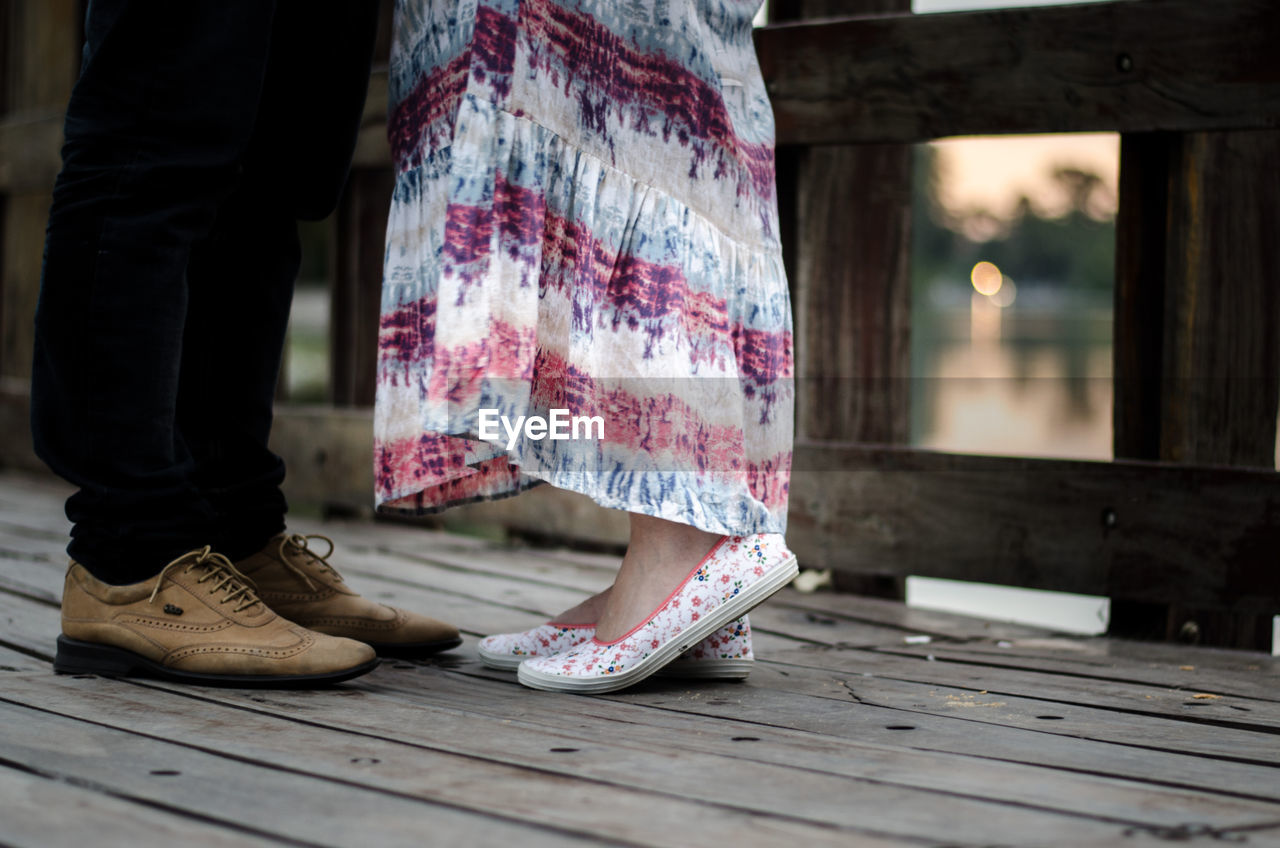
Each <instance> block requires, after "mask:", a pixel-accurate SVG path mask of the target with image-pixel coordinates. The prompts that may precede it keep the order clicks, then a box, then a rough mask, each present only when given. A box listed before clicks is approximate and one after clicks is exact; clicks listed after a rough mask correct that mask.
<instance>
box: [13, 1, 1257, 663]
mask: <svg viewBox="0 0 1280 848" xmlns="http://www.w3.org/2000/svg"><path fill="white" fill-rule="evenodd" d="M387 5H389V4H387ZM78 6H79V2H78V0H45V1H44V2H42V3H41V4H26V3H17V2H14V0H0V12H2V13H3V14H0V22H3V23H2V24H0V26H5V27H7V38H8V44H9V46H10V48H11V49H10V53H9V57H8V61H7V65H6V80H5V85H4V86H0V88H3V89H4V90H6V91H9V92H14V91H18V90H20V89H21V87H17V88H15V85H14V84H13V80H15V79H24V80H25V79H27V78H29V77H32V76H34V75H38V74H44V75H45V78H46V82H45V83H43V84H42V85H43V88H42V90H41V91H40V92H38V93H29V94H22V96H21V97H16V98H15V96H14V95H13V94H10V95H8V96H7V97H6V100H5V110H6V114H5V117H4V119H3V120H2V121H0V192H3V193H4V194H5V196H6V204H5V208H6V215H5V220H4V230H5V241H4V250H3V257H0V261H2V262H3V267H4V277H3V286H4V299H3V304H4V309H3V315H2V316H0V321H2V322H3V338H2V339H0V341H2V342H3V345H2V346H0V375H3V376H4V377H5V378H6V379H7V380H8V382H7V383H6V384H5V385H6V386H7V388H6V390H5V391H4V392H0V431H2V432H3V433H4V436H3V441H4V442H5V443H6V444H5V446H4V447H3V448H2V449H0V461H4V462H8V463H10V464H23V463H30V462H31V459H30V456H29V453H23V448H24V447H25V445H26V439H25V435H24V434H23V430H22V428H23V427H24V426H25V421H24V419H23V415H24V414H25V403H24V401H25V398H24V397H23V392H24V386H23V384H22V383H21V379H22V378H23V377H25V374H26V369H27V368H28V367H29V358H25V357H27V354H26V351H28V350H29V342H30V336H29V329H28V328H29V324H30V314H29V310H30V306H31V304H32V303H33V302H34V300H33V298H34V291H35V288H34V286H35V280H36V279H38V268H39V243H40V241H41V239H40V233H41V232H42V228H43V216H44V209H45V208H47V203H48V187H49V185H51V183H52V178H53V175H54V173H55V172H56V168H57V156H56V144H57V139H58V137H59V128H60V121H61V119H60V115H59V114H58V110H59V109H60V108H61V106H62V104H63V103H65V95H66V90H67V89H68V88H69V85H70V77H69V76H68V72H67V69H73V68H74V67H75V49H76V47H75V45H76V43H77V41H78V29H77V27H78V24H77V23H76V18H75V15H77V14H78ZM773 8H774V10H775V17H776V18H777V19H778V20H780V21H782V22H780V23H778V24H777V25H773V26H770V27H768V28H765V29H763V30H761V31H759V32H758V34H757V46H758V49H759V53H760V60H761V66H762V68H763V70H764V74H765V77H766V80H767V82H768V84H769V87H770V92H771V95H772V97H773V103H774V108H775V112H776V115H777V122H778V140H779V144H780V148H779V191H780V195H779V196H780V199H781V206H782V212H783V216H784V237H785V242H786V248H787V251H786V253H787V257H788V264H789V272H790V275H791V278H792V284H793V290H794V291H793V293H794V304H795V313H796V324H797V373H798V378H799V379H798V387H799V397H798V404H797V434H798V441H797V446H796V456H795V474H794V477H793V484H792V495H791V532H790V534H789V540H790V542H791V544H792V545H793V547H794V548H795V549H796V550H797V552H798V553H799V554H800V556H801V559H802V561H803V563H804V564H805V565H807V566H812V567H831V568H834V569H836V570H837V572H838V574H839V575H841V578H842V582H843V583H845V585H848V586H851V587H854V588H861V589H864V590H875V591H888V592H889V593H893V592H897V591H900V589H901V583H902V578H903V577H905V576H906V575H911V574H915V575H926V576H940V577H954V578H961V579H968V580H978V581H986V582H993V583H1004V584H1009V585H1016V586H1024V587H1031V588H1043V589H1056V590H1066V591H1074V592H1083V593H1088V594H1099V595H1106V596H1108V597H1110V598H1112V600H1113V605H1112V628H1113V632H1115V633H1118V634H1121V635H1144V636H1154V637H1157V638H1175V637H1179V636H1182V637H1184V638H1196V639H1199V640H1201V641H1204V642H1209V643H1214V644H1223V645H1236V646H1246V647H1265V646H1266V645H1269V643H1270V627H1271V616H1273V615H1276V614H1280V475H1277V473H1276V472H1275V471H1274V460H1273V457H1274V449H1275V437H1276V414H1277V407H1278V406H1280V333H1278V332H1277V330H1278V329H1280V245H1278V244H1277V241H1278V237H1280V131H1277V128H1278V127H1280V51H1277V50H1276V49H1275V46H1274V44H1273V43H1272V42H1273V41H1274V38H1275V35H1276V34H1277V33H1280V4H1277V3H1275V2H1273V0H1214V2H1205V0H1122V2H1111V3H1102V4H1088V5H1080V6H1074V7H1056V8H1055V7H1049V8H1036V9H1022V10H1001V11H993V12H965V13H955V14H945V15H928V16H924V15H922V16H915V15H911V14H909V13H908V12H909V9H910V4H909V0H774V2H773ZM904 13H905V14H904ZM857 15H862V16H861V17H850V16H857ZM813 18H822V19H821V20H810V19H813ZM387 23H389V15H384V28H385V25H386V24H387ZM33 39H35V40H34V41H33ZM384 42H385V39H384ZM41 44H44V45H47V47H46V48H40V46H39V45H41ZM41 49H43V50H44V52H43V53H41V52H40V50H41ZM59 63H61V64H59ZM55 66H56V67H55ZM50 68H54V71H52V72H51V71H50ZM73 72H74V71H71V73H73ZM44 89H47V91H46V90H44ZM370 91H371V94H370V100H369V107H368V110H367V113H366V127H365V129H364V131H363V132H362V135H361V140H360V144H359V147H358V150H357V157H356V167H355V169H354V170H353V174H352V179H351V183H350V185H349V189H348V192H347V194H346V197H345V199H344V202H343V207H342V209H341V210H340V212H339V214H338V215H337V216H336V218H335V224H334V226H335V230H334V233H335V238H334V244H335V261H334V269H335V272H334V276H335V279H334V281H333V306H334V309H333V364H332V377H333V380H332V386H333V388H332V398H331V400H332V405H330V406H325V407H317V408H308V409H304V408H297V407H288V406H285V407H282V408H281V409H280V410H279V415H278V421H277V426H276V435H275V444H276V446H277V449H278V450H280V451H281V452H282V453H283V454H285V456H286V459H287V461H288V462H289V467H290V469H291V471H290V480H289V482H288V485H289V487H290V495H291V497H292V498H293V499H294V500H295V501H307V500H310V501H316V502H320V501H323V502H325V503H327V504H329V505H331V506H336V507H340V508H350V507H361V508H364V507H366V505H367V504H368V502H369V500H370V495H369V492H370V491H371V488H372V480H371V467H370V466H371V462H370V458H369V434H370V423H369V412H368V405H369V403H370V402H371V399H372V396H373V363H374V355H375V347H374V342H373V340H374V338H375V335H374V334H375V332H376V326H377V324H376V322H377V311H378V291H379V287H380V271H381V259H382V235H383V223H384V221H385V210H386V208H387V203H388V199H389V194H390V189H391V182H392V181H391V175H390V171H389V165H390V159H389V155H388V153H387V148H386V143H385V139H384V135H385V130H384V121H385V113H384V109H385V100H386V93H385V92H386V72H385V68H383V69H380V70H378V71H377V72H376V73H375V75H374V79H373V81H372V83H371V89H370ZM24 98H25V99H24ZM1083 130H1108V131H1118V132H1120V133H1122V153H1121V197H1120V212H1119V219H1118V222H1117V240H1118V243H1117V267H1116V295H1115V304H1116V309H1115V319H1114V320H1115V328H1114V331H1115V332H1114V338H1115V363H1114V364H1115V368H1114V377H1115V379H1114V386H1115V389H1114V390H1115V398H1114V401H1115V402H1114V410H1115V411H1114V425H1115V426H1114V431H1115V438H1114V443H1115V455H1116V457H1117V459H1116V461H1114V462H1075V461H1067V460H1047V459H1030V458H1022V457H987V456H968V455H959V454H946V453H934V452H928V451H920V450H915V449H912V448H910V447H909V446H908V445H907V441H908V438H909V427H908V423H909V414H910V409H909V405H908V399H909V380H910V361H909V359H908V349H909V339H910V331H911V320H910V308H911V304H910V269H909V266H908V256H909V245H910V236H911V234H910V230H909V222H910V191H909V187H910V177H911V173H910V155H909V153H910V148H909V145H910V144H911V143H914V142H918V141H923V140H927V139H931V138H936V137H941V136H948V135H957V134H998V133H1045V132H1073V131H1083ZM462 514H463V515H464V516H465V517H466V520H469V521H477V520H478V521H489V522H501V523H504V524H507V525H509V526H512V527H514V528H517V529H521V530H523V531H525V532H533V533H541V534H549V535H552V536H557V537H561V538H576V539H579V540H584V539H585V540H588V541H593V542H619V541H621V540H622V539H623V538H624V536H623V535H622V534H623V533H624V532H625V527H624V525H625V523H624V522H620V521H618V520H617V519H618V516H616V515H611V514H604V513H601V512H597V511H593V510H591V509H590V507H589V506H584V505H583V503H582V502H581V500H580V499H577V498H576V496H572V495H568V494H566V493H563V492H557V491H555V490H551V489H543V490H537V491H535V492H533V493H530V494H529V495H527V496H525V497H522V498H518V499H513V500H508V501H504V502H501V503H496V504H487V505H483V506H479V507H468V508H464V512H463V513H462ZM602 515H603V516H604V517H601V516H602Z"/></svg>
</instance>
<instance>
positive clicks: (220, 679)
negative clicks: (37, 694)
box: [53, 636, 378, 689]
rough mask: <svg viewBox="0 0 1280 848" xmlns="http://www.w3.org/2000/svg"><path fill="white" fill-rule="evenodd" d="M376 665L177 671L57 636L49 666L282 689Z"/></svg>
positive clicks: (349, 675)
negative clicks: (312, 670)
mask: <svg viewBox="0 0 1280 848" xmlns="http://www.w3.org/2000/svg"><path fill="white" fill-rule="evenodd" d="M377 667H378V661H377V660H376V659H373V660H370V661H369V662H367V663H361V664H360V665H357V666H353V667H351V668H345V669H341V670H339V671H331V672H325V673H323V674H204V673H202V672H198V671H181V670H178V669H174V668H169V667H168V666H164V665H161V664H160V663H158V662H155V661H153V660H149V659H147V658H146V657H144V656H141V655H140V654H135V653H134V652H133V651H126V650H125V649H124V648H116V647H113V646H111V645H99V644H95V643H93V642H81V641H79V640H78V639H68V638H67V637H66V636H59V637H58V653H57V654H56V656H55V657H54V660H53V670H54V671H56V672H57V673H58V674H95V675H98V676H99V677H150V678H155V679H158V680H169V681H172V682H174V683H191V684H195V685H198V686H234V687H237V688H245V689H248V688H271V689H283V688H293V687H311V686H322V685H327V684H330V683H341V682H342V681H344V680H350V679H352V678H353V677H359V676H360V675H362V674H367V673H368V672H370V671H373V670H374V669H375V668H377Z"/></svg>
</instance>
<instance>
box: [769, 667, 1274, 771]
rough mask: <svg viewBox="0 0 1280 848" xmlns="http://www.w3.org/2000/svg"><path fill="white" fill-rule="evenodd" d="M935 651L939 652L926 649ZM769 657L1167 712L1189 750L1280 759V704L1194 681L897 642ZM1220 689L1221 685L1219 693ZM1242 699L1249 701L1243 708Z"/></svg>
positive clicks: (1169, 725)
mask: <svg viewBox="0 0 1280 848" xmlns="http://www.w3.org/2000/svg"><path fill="white" fill-rule="evenodd" d="M929 656H932V657H933V658H934V659H933V660H928V659H927V657H929ZM770 662H774V663H789V664H792V665H796V666H799V667H808V668H814V669H822V670H823V671H824V672H825V673H827V674H831V673H840V672H843V673H856V674H862V673H867V674H871V675H873V676H874V677H875V678H889V679H892V680H898V681H903V682H909V683H921V684H927V685H932V686H951V687H955V688H962V689H968V690H971V691H973V692H981V691H984V690H985V691H986V692H987V693H988V694H991V695H993V696H1010V697H1015V696H1016V697H1020V698H1028V699H1034V700H1038V701H1041V702H1043V703H1051V702H1052V703H1057V704H1064V705H1069V704H1084V705H1087V706H1089V707H1092V708H1094V709H1099V710H1108V711H1110V712H1113V713H1123V714H1128V715H1144V716H1149V717H1152V718H1157V719H1160V720H1161V722H1162V723H1161V727H1163V728H1164V733H1165V734H1166V736H1167V740H1168V741H1169V742H1171V743H1172V741H1173V740H1174V739H1175V738H1176V739H1177V742H1178V744H1179V745H1183V746H1186V747H1184V748H1182V750H1187V751H1194V752H1196V753H1200V754H1203V755H1205V756H1213V757H1222V758H1235V759H1239V760H1243V761H1250V762H1276V761H1280V739H1277V738H1276V736H1277V734H1276V732H1275V731H1276V729H1277V728H1278V727H1280V706H1277V703H1276V702H1274V701H1262V700H1258V699H1254V698H1249V697H1246V696H1240V695H1228V694H1223V695H1221V696H1220V698H1218V699H1214V700H1196V699H1194V698H1193V697H1192V696H1193V695H1194V694H1197V692H1196V690H1194V689H1191V688H1171V687H1167V686H1160V685H1152V684H1147V683H1136V682H1131V681H1127V680H1123V679H1111V678H1101V677H1093V678H1086V679H1083V680H1082V679H1081V678H1078V677H1075V676H1071V675H1059V674H1054V673H1051V672H1044V671H1037V670H1034V669H1030V668H1018V669H1004V668H1000V667H998V666H996V665H994V664H990V663H986V662H959V661H956V660H954V659H949V658H948V656H947V654H946V653H944V652H939V651H934V650H932V649H928V650H919V649H914V648H910V647H902V648H894V649H874V650H867V651H863V650H857V649H845V650H840V649H832V650H825V651H824V650H822V649H818V650H813V649H810V650H797V651H790V652H783V653H778V654H773V655H771V658H770ZM1214 694H1216V693H1214ZM1235 706H1243V707H1246V708H1247V709H1246V710H1243V711H1241V710H1236V709H1234V707H1235Z"/></svg>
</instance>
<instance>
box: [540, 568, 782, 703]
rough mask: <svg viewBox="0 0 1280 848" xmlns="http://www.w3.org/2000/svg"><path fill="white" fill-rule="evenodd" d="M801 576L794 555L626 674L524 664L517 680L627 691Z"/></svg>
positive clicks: (549, 687) (544, 686)
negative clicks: (556, 670) (575, 672)
mask: <svg viewBox="0 0 1280 848" xmlns="http://www.w3.org/2000/svg"><path fill="white" fill-rule="evenodd" d="M799 573H800V567H799V566H798V565H797V563H796V558H795V557H794V556H791V557H789V558H788V559H787V561H786V562H783V563H780V564H778V565H777V566H775V567H774V568H773V569H772V570H771V571H770V572H769V573H768V574H766V575H765V576H764V577H763V578H762V579H761V580H760V581H759V582H757V583H755V584H753V585H752V586H751V587H750V588H748V589H747V590H746V591H745V592H742V593H740V594H738V595H736V596H734V597H732V598H730V599H729V600H727V601H725V602H724V603H723V604H721V605H720V606H719V607H717V608H716V609H715V610H714V611H713V612H712V613H711V614H709V615H706V616H703V617H702V619H701V620H699V621H696V622H694V623H693V624H692V625H690V626H689V627H688V629H686V630H685V631H684V632H683V633H681V634H680V638H679V639H670V640H668V641H667V642H666V643H664V644H663V645H662V646H661V647H659V648H658V649H657V650H656V651H654V652H653V653H652V654H650V655H649V656H647V657H645V658H644V659H643V660H641V661H640V662H639V663H638V664H636V665H634V666H632V667H631V668H629V669H627V670H626V671H624V672H622V673H620V674H615V675H610V676H609V677H593V678H590V679H589V680H579V679H577V678H573V677H564V676H561V675H558V674H545V673H543V672H540V671H534V670H533V669H531V668H529V667H528V666H527V665H524V664H523V663H522V664H521V665H520V669H519V671H518V673H517V674H518V677H519V680H520V682H521V683H523V684H524V685H525V686H528V687H529V688H530V689H541V690H543V691H544V692H575V693H578V694H602V693H605V692H616V691H617V690H619V689H625V688H627V687H628V686H632V685H634V684H636V683H639V682H640V681H641V680H644V679H645V678H646V677H649V676H650V675H653V674H656V673H657V672H658V671H659V670H660V669H662V668H663V667H665V666H668V665H670V664H671V662H672V661H673V660H675V659H676V658H677V657H679V656H680V654H682V653H684V652H685V651H687V650H689V648H690V647H692V646H693V645H696V644H698V643H699V642H701V641H702V640H703V639H705V638H707V637H708V636H710V635H711V634H712V633H714V632H716V631H717V630H719V629H720V628H721V627H724V626H725V625H726V624H728V623H729V622H731V621H733V620H734V619H736V618H741V617H742V616H744V615H746V614H747V613H749V612H751V610H753V609H755V608H756V607H757V606H759V605H760V604H762V603H764V602H765V601H766V600H768V599H769V597H770V596H771V595H773V593H775V592H777V591H778V590H779V589H781V588H782V587H784V586H786V585H787V584H788V583H790V582H791V581H792V580H793V579H795V576H796V575H797V574H799Z"/></svg>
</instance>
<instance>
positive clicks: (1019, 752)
mask: <svg viewBox="0 0 1280 848" xmlns="http://www.w3.org/2000/svg"><path fill="white" fill-rule="evenodd" d="M780 667H781V668H785V669H786V670H787V672H788V673H787V675H786V677H785V678H783V679H782V680H783V681H784V682H779V683H777V684H776V685H771V686H769V687H768V688H767V689H761V688H760V687H759V686H752V687H743V688H742V689H740V690H732V691H730V690H724V691H716V692H714V693H709V695H708V696H704V697H702V698H696V697H684V698H679V697H672V696H671V694H670V693H665V692H663V691H660V690H657V689H656V688H655V689H654V690H652V691H648V692H632V693H624V694H623V695H620V696H618V700H622V701H627V702H628V703H632V702H635V701H638V700H639V699H641V698H644V697H647V698H648V702H649V703H652V704H654V705H659V704H660V705H661V706H662V707H663V708H664V709H667V710H670V711H672V712H675V713H677V714H679V715H681V716H684V715H688V714H696V715H698V716H715V717H719V718H721V719H723V720H725V721H734V722H743V723H752V724H757V725H759V727H760V729H768V730H770V731H772V730H773V729H774V728H779V727H781V728H786V729H788V730H798V731H803V732H808V733H814V734H820V735H822V736H824V737H835V738H846V739H855V740H859V741H862V742H869V743H882V744H896V745H898V746H901V747H906V748H909V749H912V750H919V751H927V752H950V753H958V754H966V755H970V756H974V757H977V758H991V759H996V760H1000V761H1005V762H1020V763H1030V764H1036V765H1039V766H1041V767H1043V768H1046V769H1062V770H1066V771H1072V772H1081V773H1087V774H1098V775H1107V776H1111V777H1118V778H1126V779H1131V780H1135V781H1139V782H1150V783H1155V784H1157V785H1168V786H1173V787H1180V788H1185V789H1191V790H1195V791H1199V792H1205V793H1210V794H1216V793H1225V794H1228V795H1233V796H1239V797H1248V798H1253V799H1256V800H1264V801H1271V802H1275V801H1277V800H1278V799H1277V793H1276V790H1275V788H1274V787H1275V786H1276V785H1277V784H1276V781H1275V763H1274V761H1271V760H1264V759H1260V758H1253V759H1249V758H1247V757H1246V758H1239V757H1232V756H1231V755H1230V754H1227V753H1224V751H1223V750H1222V749H1223V746H1217V747H1216V748H1215V747H1214V746H1213V745H1212V744H1211V743H1212V741H1213V740H1214V739H1215V738H1219V737H1221V736H1222V735H1223V734H1222V732H1221V729H1218V728H1215V729H1212V730H1209V731H1206V730H1205V729H1204V728H1200V729H1198V730H1197V729H1196V728H1188V727H1181V726H1178V725H1176V724H1173V725H1172V728H1171V727H1170V723H1168V722H1166V721H1165V720H1163V719H1153V718H1151V717H1149V716H1138V717H1133V716H1126V715H1125V714H1123V713H1116V712H1111V713H1102V714H1100V713H1099V711H1097V710H1094V709H1091V708H1089V707H1087V706H1079V705H1071V704H1060V703H1053V702H1045V701H1040V700H1038V699H1036V698H1034V697H1031V696H1025V697H1024V696H1011V695H1008V694H1007V693H999V694H996V695H994V696H992V693H991V692H989V691H988V692H986V693H983V690H982V689H980V688H978V686H976V685H972V684H971V685H968V686H955V687H948V686H947V685H946V684H937V683H918V682H912V681H902V680H898V679H884V678H882V677H880V676H879V675H875V674H870V673H868V672H863V671H857V670H854V669H848V670H845V671H842V672H832V671H830V670H827V671H826V672H825V677H824V676H823V672H821V671H817V670H812V671H806V669H805V668H804V667H802V666H780ZM664 694H666V697H665V698H663V697H662V695H664ZM951 695H954V698H951V697H948V696H951ZM966 696H968V697H966ZM970 698H972V700H970ZM851 704H853V705H854V706H852V707H851V706H850V705H851ZM1042 715H1055V716H1058V718H1057V719H1041V718H1039V716H1042ZM1064 725H1065V726H1064ZM1170 729H1172V730H1173V731H1174V732H1173V733H1172V734H1171V735H1170V734H1166V731H1167V730H1170ZM757 732H758V731H757ZM1091 734H1096V735H1097V737H1100V738H1094V736H1093V735H1091ZM1192 734H1197V737H1196V738H1198V739H1199V740H1200V743H1199V744H1192V745H1187V744H1186V740H1187V739H1188V737H1190V736H1191V735H1192ZM1255 737H1256V734H1254V735H1253V736H1252V737H1251V736H1245V737H1244V744H1242V746H1240V747H1239V748H1237V749H1236V750H1237V751H1239V750H1244V751H1245V752H1246V753H1247V752H1248V750H1249V749H1248V747H1247V742H1248V741H1250V739H1251V738H1255ZM1206 740H1207V742H1208V743H1210V744H1206ZM1224 741H1227V742H1230V741H1231V740H1230V739H1226V740H1224ZM1191 752H1194V753H1191Z"/></svg>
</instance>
